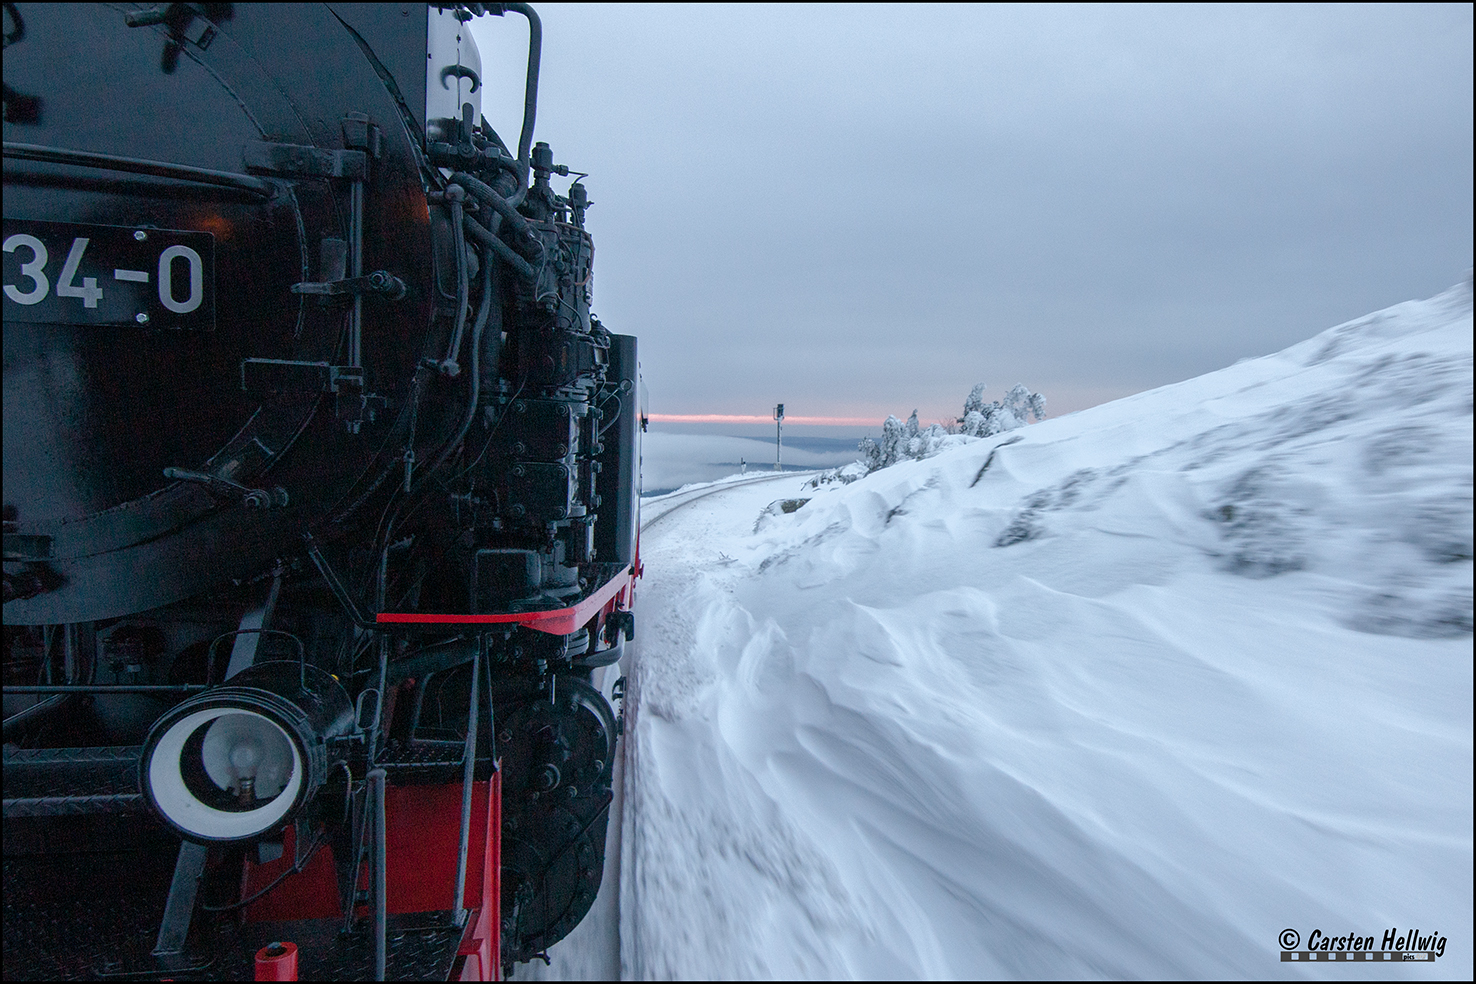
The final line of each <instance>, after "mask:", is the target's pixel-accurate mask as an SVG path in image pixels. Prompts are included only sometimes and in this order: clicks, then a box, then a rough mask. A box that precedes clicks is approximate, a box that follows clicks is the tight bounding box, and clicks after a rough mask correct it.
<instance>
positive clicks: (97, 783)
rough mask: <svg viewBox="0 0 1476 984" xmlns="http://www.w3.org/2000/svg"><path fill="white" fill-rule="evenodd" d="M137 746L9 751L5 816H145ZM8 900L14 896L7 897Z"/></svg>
mask: <svg viewBox="0 0 1476 984" xmlns="http://www.w3.org/2000/svg"><path fill="white" fill-rule="evenodd" d="M139 752H140V749H139V747H138V746H136V745H131V746H114V747H108V748H34V749H31V748H14V747H12V746H8V745H7V746H6V748H5V783H4V790H5V798H4V807H5V818H6V819H7V820H8V819H10V818H12V817H48V816H77V815H81V814H87V813H141V812H143V811H144V810H145V809H146V808H145V806H144V803H143V797H142V796H141V795H140V793H139V791H138V759H139ZM6 897H7V898H9V895H8V894H7V896H6Z"/></svg>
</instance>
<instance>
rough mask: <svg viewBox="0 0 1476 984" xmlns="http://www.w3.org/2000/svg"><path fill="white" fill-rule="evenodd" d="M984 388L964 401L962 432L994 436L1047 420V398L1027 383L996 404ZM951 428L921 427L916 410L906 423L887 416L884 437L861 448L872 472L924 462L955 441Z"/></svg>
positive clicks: (863, 441)
mask: <svg viewBox="0 0 1476 984" xmlns="http://www.w3.org/2000/svg"><path fill="white" fill-rule="evenodd" d="M984 389H985V387H984V384H983V383H980V384H979V385H977V386H975V387H974V388H973V389H972V390H970V391H969V396H968V399H966V400H964V415H963V416H962V417H960V418H958V428H957V433H958V434H961V435H964V436H965V437H990V436H992V435H994V434H999V433H1002V432H1004V431H1008V430H1014V429H1015V428H1017V427H1024V426H1025V425H1026V424H1027V423H1028V422H1029V420H1030V418H1031V417H1034V418H1035V419H1036V420H1044V419H1045V415H1046V414H1045V405H1046V398H1045V397H1044V396H1042V395H1041V394H1039V393H1032V392H1031V391H1030V389H1029V388H1028V387H1026V386H1025V385H1024V384H1023V383H1018V384H1016V385H1015V387H1014V388H1013V389H1011V390H1010V391H1009V392H1008V393H1006V394H1005V398H1004V399H1003V400H1001V401H999V402H995V403H986V402H984ZM951 430H952V428H948V429H945V428H943V427H941V426H939V425H938V424H929V425H928V426H927V427H926V428H923V427H921V426H920V425H919V424H918V422H917V411H916V410H914V411H912V415H911V416H910V417H908V418H907V420H906V422H903V421H901V420H898V419H897V418H896V417H887V419H886V422H885V423H883V424H882V433H881V439H880V440H872V439H871V438H869V437H866V438H862V439H861V443H860V445H859V446H858V450H860V452H861V454H862V460H863V461H864V462H865V464H866V470H867V472H868V473H870V472H874V471H876V470H877V469H878V468H887V467H889V466H891V465H895V464H896V463H897V462H899V461H904V460H907V459H912V460H915V461H920V460H922V459H923V458H931V457H932V456H933V455H935V454H937V453H938V452H939V451H940V450H942V449H943V447H944V446H945V445H947V444H949V443H951V442H949V441H948V440H947V438H948V437H950V436H951V435H950V431H951ZM955 440H956V439H955Z"/></svg>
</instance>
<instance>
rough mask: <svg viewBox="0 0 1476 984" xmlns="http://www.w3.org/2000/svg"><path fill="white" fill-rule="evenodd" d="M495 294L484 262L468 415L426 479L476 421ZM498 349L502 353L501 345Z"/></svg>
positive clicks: (488, 268) (472, 353) (459, 444)
mask: <svg viewBox="0 0 1476 984" xmlns="http://www.w3.org/2000/svg"><path fill="white" fill-rule="evenodd" d="M465 220H466V221H467V222H471V221H472V220H471V218H470V217H469V216H467V217H465ZM494 293H495V292H494V291H493V290H492V264H491V263H489V262H486V261H485V260H484V261H483V262H482V302H481V304H480V305H479V306H478V308H477V320H476V323H475V324H473V325H472V342H471V358H472V363H471V396H470V398H469V399H468V400H467V402H466V414H465V416H463V417H462V419H461V427H460V428H458V429H457V431H456V436H455V437H453V438H452V439H451V440H450V441H448V442H446V446H445V447H443V448H442V449H441V453H440V454H439V455H437V456H436V460H435V461H434V462H433V463H432V464H431V466H430V469H429V470H428V471H427V472H426V473H425V474H426V478H429V477H430V476H432V475H434V474H435V473H436V470H437V469H438V468H440V467H441V465H443V464H444V463H445V461H446V459H447V458H449V457H450V456H451V452H452V451H454V450H456V448H458V447H460V446H461V442H462V440H463V439H464V438H465V437H466V432H467V431H468V430H470V429H471V424H472V421H473V420H474V419H476V416H477V402H478V401H479V400H480V399H481V396H482V367H481V358H482V331H483V329H485V328H486V327H487V318H488V316H489V315H490V314H491V312H492V304H493V303H494V301H495V300H496V298H495V297H494V296H493V294H494ZM498 348H499V353H500V349H501V346H500V344H499V346H498ZM426 478H423V479H421V483H422V484H424V482H425V481H426Z"/></svg>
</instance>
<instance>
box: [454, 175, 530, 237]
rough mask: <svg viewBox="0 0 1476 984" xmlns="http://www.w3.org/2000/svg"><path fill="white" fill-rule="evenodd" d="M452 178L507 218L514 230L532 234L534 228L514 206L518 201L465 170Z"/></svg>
mask: <svg viewBox="0 0 1476 984" xmlns="http://www.w3.org/2000/svg"><path fill="white" fill-rule="evenodd" d="M451 180H452V181H454V182H456V183H457V184H459V185H461V186H462V187H463V188H465V189H466V190H467V191H469V192H471V193H472V194H473V195H474V196H476V198H477V199H478V200H480V201H481V202H483V203H484V204H486V205H487V206H488V207H489V208H491V209H492V210H493V211H495V212H496V213H497V214H498V215H500V216H502V217H503V218H504V219H506V220H507V221H508V223H510V224H511V225H512V227H513V231H515V232H516V233H517V234H518V235H520V236H530V235H532V230H531V229H530V228H529V227H528V220H527V219H526V218H524V217H523V214H522V213H521V212H519V211H518V210H517V209H516V208H515V207H514V205H515V204H516V203H515V202H512V201H509V200H508V199H506V198H503V197H502V196H501V195H499V194H498V193H497V192H496V191H495V190H494V189H493V188H492V186H491V185H489V184H487V183H486V182H485V181H483V180H481V179H480V178H474V177H472V176H471V175H470V174H467V173H466V172H465V171H457V172H456V173H455V174H453V175H451Z"/></svg>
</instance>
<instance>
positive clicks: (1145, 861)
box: [621, 280, 1472, 979]
mask: <svg viewBox="0 0 1476 984" xmlns="http://www.w3.org/2000/svg"><path fill="white" fill-rule="evenodd" d="M1471 330H1472V324H1471V285H1470V282H1469V280H1468V281H1467V282H1466V283H1465V284H1463V285H1461V286H1459V287H1457V288H1454V289H1452V290H1451V291H1448V292H1446V293H1445V294H1442V295H1440V296H1438V297H1435V298H1432V299H1430V300H1428V301H1423V302H1410V303H1406V304H1401V305H1397V306H1395V307H1392V308H1389V309H1387V310H1385V311H1381V312H1378V313H1376V314H1372V315H1369V316H1368V317H1365V318H1361V319H1359V320H1357V321H1353V322H1349V323H1348V324H1345V325H1341V326H1339V327H1337V328H1334V329H1332V330H1330V331H1327V332H1324V333H1323V334H1321V335H1319V336H1317V337H1315V338H1313V339H1311V340H1309V341H1306V342H1303V343H1301V344H1299V345H1295V346H1293V347H1291V348H1289V349H1287V350H1285V351H1283V352H1281V353H1278V354H1276V355H1272V356H1267V357H1265V358H1261V359H1256V360H1250V361H1246V362H1242V363H1239V364H1237V365H1235V366H1233V367H1230V368H1227V369H1224V370H1222V371H1219V372H1215V373H1211V374H1209V375H1206V376H1203V377H1200V378H1197V379H1193V380H1189V381H1187V382H1183V383H1179V384H1176V385H1173V386H1167V387H1163V388H1161V389H1158V390H1154V391H1152V392H1148V393H1143V394H1140V395H1137V396H1134V397H1130V398H1128V399H1124V400H1119V401H1117V402H1115V403H1111V404H1107V405H1104V406H1101V407H1097V408H1094V409H1092V410H1088V411H1084V412H1081V413H1078V414H1074V415H1072V416H1069V417H1063V418H1060V419H1057V420H1052V421H1048V422H1045V423H1041V424H1038V425H1035V426H1031V427H1028V428H1025V429H1023V430H1018V431H1014V432H1011V433H1009V434H1007V435H998V436H996V437H993V438H988V439H984V440H974V441H969V442H967V443H966V444H965V446H962V447H958V448H955V449H953V450H949V451H945V452H944V453H942V454H940V455H939V456H937V457H936V458H932V459H929V460H925V461H914V462H903V463H901V464H898V465H895V466H893V467H890V468H887V469H884V470H882V471H879V472H876V473H874V474H872V475H870V476H868V477H867V478H864V479H862V480H859V481H856V482H854V483H852V484H850V485H846V486H843V487H832V488H828V489H825V490H821V491H819V492H813V493H805V494H811V495H813V499H812V500H811V501H810V502H808V503H807V504H806V505H804V506H803V508H799V509H797V510H795V511H793V512H790V513H786V512H784V511H783V510H768V511H763V510H762V506H763V505H764V504H765V503H766V502H767V501H768V499H772V498H774V497H775V495H777V494H779V493H774V492H772V490H770V491H769V492H767V493H766V492H765V491H764V490H763V489H762V488H758V489H755V488H748V489H747V490H745V492H744V493H743V494H746V495H747V496H748V498H747V499H741V498H733V497H735V496H739V495H740V493H739V492H738V491H736V490H735V491H733V492H725V493H723V496H727V497H729V498H728V500H727V501H729V502H730V504H731V503H737V507H733V506H731V505H730V509H731V508H737V510H738V511H737V512H733V513H732V514H731V515H729V516H727V517H726V518H725V517H724V516H722V515H720V514H719V513H717V512H716V511H714V510H709V511H708V512H706V513H701V512H700V510H698V509H697V506H695V505H694V506H693V507H691V509H690V510H688V511H685V512H678V513H673V514H672V515H671V516H669V517H667V518H665V519H663V520H662V524H663V525H662V526H659V527H653V528H652V529H651V530H649V531H648V532H647V533H646V535H645V541H644V543H643V550H644V551H645V552H646V556H647V560H646V564H647V574H648V578H647V585H646V588H645V597H643V599H642V602H643V607H642V608H641V610H640V615H639V618H640V619H641V624H640V628H639V630H638V632H639V635H638V638H639V640H640V646H641V648H640V655H639V659H638V662H637V664H636V667H635V672H634V673H633V683H632V692H631V697H630V699H629V705H630V706H629V707H628V714H629V719H630V724H629V730H628V731H627V736H628V739H630V740H628V742H627V749H628V756H629V757H628V758H627V761H626V771H625V775H626V804H627V805H626V817H625V836H624V856H623V861H622V881H623V892H622V929H621V959H622V963H623V965H624V970H625V973H626V975H628V976H637V977H651V976H656V977H686V978H694V977H725V978H731V977H740V978H741V977H781V976H806V977H831V976H835V977H878V978H890V977H893V976H897V977H969V978H972V977H988V976H1011V977H1042V978H1048V977H1054V976H1066V977H1163V978H1173V977H1179V976H1184V977H1194V978H1205V977H1218V976H1233V977H1269V976H1278V975H1288V974H1305V973H1313V974H1314V975H1319V976H1320V975H1321V972H1319V970H1318V968H1317V967H1315V966H1308V965H1293V964H1288V963H1283V962H1281V961H1280V950H1281V948H1282V945H1281V943H1279V942H1278V939H1279V936H1280V934H1281V933H1282V931H1283V930H1284V929H1288V928H1290V929H1293V930H1295V931H1296V932H1297V933H1298V934H1299V937H1300V939H1301V940H1303V941H1305V940H1307V939H1308V937H1309V936H1311V934H1312V932H1313V930H1320V931H1321V933H1322V934H1324V935H1333V936H1339V935H1345V934H1348V933H1356V934H1363V935H1374V936H1380V937H1381V936H1382V934H1383V933H1384V931H1385V930H1387V929H1389V928H1391V927H1394V928H1399V931H1400V932H1401V933H1403V932H1406V931H1408V930H1409V929H1411V928H1416V929H1419V930H1421V931H1422V932H1431V931H1435V932H1438V933H1441V934H1445V935H1447V936H1448V937H1449V939H1450V945H1449V947H1448V948H1447V950H1446V952H1445V955H1444V956H1443V957H1442V958H1441V959H1440V960H1439V961H1438V962H1437V963H1436V964H1435V965H1433V966H1431V965H1428V964H1427V965H1424V966H1415V965H1397V966H1391V965H1389V964H1383V965H1379V966H1377V967H1374V966H1371V965H1368V966H1360V965H1354V966H1352V967H1350V966H1348V965H1346V964H1340V965H1339V966H1337V967H1336V968H1331V969H1328V970H1327V971H1326V973H1327V974H1328V975H1330V976H1331V975H1334V974H1335V975H1336V976H1337V977H1339V978H1342V977H1344V976H1347V977H1369V976H1390V975H1408V976H1417V977H1440V978H1446V977H1448V978H1456V979H1468V978H1469V977H1470V976H1471V971H1472V961H1471V944H1472V940H1471V925H1472V653H1471V618H1472V615H1471V612H1472V427H1471V420H1472V366H1471V353H1472V341H1471ZM796 485H797V483H796ZM775 488H777V485H776V486H775ZM796 492H797V489H796ZM789 494H794V493H789ZM755 495H767V496H768V499H763V500H758V499H754V498H753V497H754V496H755ZM718 499H719V497H718V496H713V497H712V500H713V501H717V500H718ZM761 512H762V516H761V517H760V513H761ZM689 513H691V515H688V514H689ZM699 513H700V514H699ZM756 518H758V519H759V523H758V530H757V532H755V527H754V523H755V519H756Z"/></svg>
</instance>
